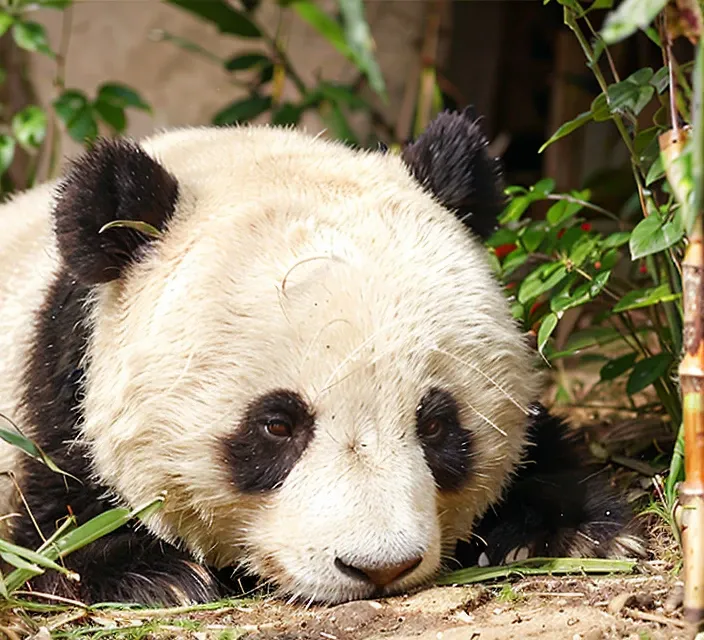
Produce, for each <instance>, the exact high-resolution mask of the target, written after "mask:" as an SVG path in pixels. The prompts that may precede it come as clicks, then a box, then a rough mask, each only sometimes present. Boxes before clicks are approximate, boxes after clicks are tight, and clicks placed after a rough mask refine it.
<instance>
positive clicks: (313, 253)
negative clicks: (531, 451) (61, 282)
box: [81, 129, 536, 602]
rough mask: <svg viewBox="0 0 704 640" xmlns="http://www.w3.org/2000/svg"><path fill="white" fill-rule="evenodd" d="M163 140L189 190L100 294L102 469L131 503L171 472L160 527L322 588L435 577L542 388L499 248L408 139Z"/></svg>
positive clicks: (94, 432)
mask: <svg viewBox="0 0 704 640" xmlns="http://www.w3.org/2000/svg"><path fill="white" fill-rule="evenodd" d="M144 148H145V150H146V153H147V154H149V156H151V157H153V158H154V159H156V160H157V161H158V163H159V165H160V166H161V167H163V168H164V170H165V171H167V172H168V174H169V175H170V176H173V178H174V180H175V182H176V184H177V190H172V193H174V194H175V193H177V195H174V196H173V199H174V202H175V204H174V211H173V215H172V216H171V217H170V219H169V220H168V222H167V224H165V226H164V228H163V232H162V236H161V237H160V239H158V240H157V241H156V242H154V243H153V244H151V245H150V246H149V247H148V248H147V249H146V250H144V251H142V252H141V253H140V254H139V259H135V260H133V261H131V262H130V264H129V265H127V266H126V267H124V268H123V269H122V271H121V272H120V275H119V277H117V278H110V279H107V278H105V279H104V280H108V281H103V282H101V283H100V284H99V285H98V286H96V287H95V289H94V293H93V297H92V300H91V305H92V306H91V322H90V326H91V338H90V344H89V345H88V350H87V354H86V362H87V372H88V373H87V375H86V381H85V393H84V398H83V404H82V412H83V422H82V427H81V429H82V436H83V438H84V439H85V440H86V441H87V443H88V444H89V446H90V450H91V452H92V456H93V466H94V471H95V475H96V477H97V479H98V480H99V482H101V483H102V484H103V485H105V486H107V487H109V488H110V489H111V490H112V491H113V492H114V493H115V494H116V495H117V496H118V497H119V498H120V499H121V500H123V501H126V502H128V503H130V504H132V505H136V504H140V503H143V502H145V501H148V500H150V499H152V498H153V497H154V496H155V495H157V494H158V493H159V492H161V491H166V492H167V497H166V501H165V504H164V507H163V508H162V509H161V510H160V511H159V512H157V513H156V514H155V515H154V516H153V517H152V518H151V519H150V520H149V522H148V526H149V527H150V528H151V529H152V530H153V531H154V532H155V533H156V534H157V535H160V536H161V537H163V538H164V539H166V540H169V541H173V542H182V543H183V544H185V546H186V547H187V548H188V549H189V550H190V551H191V552H193V553H194V554H195V555H196V557H198V558H200V559H202V560H205V561H207V562H209V563H212V564H214V565H216V566H229V565H237V564H241V565H244V566H245V567H247V568H248V569H250V570H252V571H254V572H256V573H257V574H258V575H260V576H262V577H263V578H264V579H265V580H270V581H272V582H274V583H276V584H277V585H279V586H280V587H281V588H282V589H283V590H284V591H285V592H287V593H289V594H291V595H292V596H294V597H298V598H300V599H302V600H319V601H326V602H337V601H342V600H348V599H353V598H360V597H366V596H371V595H373V594H375V593H379V592H382V593H390V592H395V591H398V590H403V589H407V588H409V587H411V586H414V585H416V584H421V583H423V582H425V581H428V580H430V579H431V578H432V576H433V575H435V573H436V572H437V570H438V568H439V566H440V563H441V559H442V557H443V556H444V555H448V554H450V553H451V552H452V548H453V546H454V543H455V541H456V540H457V539H458V538H461V537H468V536H469V535H470V533H471V526H472V522H473V521H474V519H475V518H476V517H477V516H478V515H480V514H481V513H482V512H483V511H484V510H485V509H486V508H487V506H488V505H490V504H491V503H493V502H494V501H495V500H496V499H497V498H498V496H499V495H500V492H501V489H502V487H503V486H504V484H505V482H506V480H507V477H508V474H509V473H510V470H511V469H512V468H513V467H514V466H515V464H516V462H517V461H518V458H519V456H520V452H521V449H522V447H523V444H524V424H525V415H524V411H525V407H527V405H528V404H529V402H531V401H532V400H533V399H534V397H535V393H536V382H535V374H534V372H533V371H532V360H531V357H530V355H529V351H528V349H527V347H526V346H525V345H524V343H523V341H522V337H521V336H520V334H519V332H518V331H517V328H516V327H515V326H514V324H513V322H512V320H511V318H510V315H509V313H508V309H507V305H506V303H505V300H504V298H503V294H502V292H501V291H500V289H499V287H498V286H497V284H496V283H495V282H494V280H493V278H492V276H491V273H490V270H489V267H488V265H487V264H486V261H485V258H484V255H483V252H484V249H483V248H482V247H481V246H480V245H479V243H478V242H477V241H476V240H475V239H474V238H473V237H472V236H471V235H470V234H469V233H468V232H467V230H466V228H465V227H464V226H463V225H462V223H461V222H460V221H459V220H457V219H456V217H455V216H453V215H452V213H451V212H449V211H448V210H447V208H446V207H444V206H442V204H441V203H439V202H438V201H437V200H436V199H434V197H433V196H432V195H431V194H428V193H426V192H425V191H424V190H423V188H422V186H421V185H419V184H418V183H417V182H416V180H415V179H414V178H413V177H412V175H411V174H410V173H409V171H408V169H407V167H405V166H404V164H403V162H402V161H401V159H399V158H398V157H396V156H391V155H388V156H383V155H380V154H365V153H360V152H355V151H352V150H349V149H346V148H344V147H342V146H340V145H336V144H332V143H329V142H324V141H322V140H312V139H310V138H308V137H305V136H303V135H302V134H295V133H293V132H281V131H275V130H274V131H272V130H269V129H232V130H223V129H221V130H216V131H213V130H208V129H202V130H189V131H185V132H176V133H171V134H165V135H162V136H161V137H157V138H155V139H153V140H151V141H149V142H147V143H145V145H144ZM145 193H147V196H148V192H147V191H145ZM147 196H144V197H143V198H142V200H141V201H142V202H143V201H144V200H145V198H147ZM82 264H83V263H82ZM96 280H97V279H96Z"/></svg>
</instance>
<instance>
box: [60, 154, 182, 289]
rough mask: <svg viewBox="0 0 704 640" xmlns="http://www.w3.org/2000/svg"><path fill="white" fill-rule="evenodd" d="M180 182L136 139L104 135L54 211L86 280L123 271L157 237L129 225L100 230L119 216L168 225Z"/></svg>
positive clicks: (66, 251) (66, 253) (69, 179)
mask: <svg viewBox="0 0 704 640" xmlns="http://www.w3.org/2000/svg"><path fill="white" fill-rule="evenodd" d="M177 197H178V183H177V182H176V179H175V178H174V177H173V176H172V175H171V174H169V172H168V171H166V169H164V168H163V167H162V166H161V165H160V164H159V163H158V162H156V161H155V160H153V159H152V158H151V157H150V156H148V155H147V154H146V153H145V151H144V150H142V149H141V148H140V147H139V146H137V145H136V144H134V143H131V142H128V141H125V140H102V141H99V142H98V143H96V145H95V146H94V147H93V148H92V149H91V150H89V151H87V152H86V153H84V154H83V155H82V156H81V157H80V158H78V160H76V161H75V162H74V163H73V164H72V165H71V167H70V169H69V171H68V173H67V175H66V177H65V178H64V179H63V181H62V182H61V184H60V186H59V189H58V193H57V202H56V207H55V210H54V219H55V225H56V234H57V237H58V243H59V249H60V251H61V254H62V256H63V258H64V260H65V261H66V264H67V265H68V266H69V268H70V270H71V271H72V272H73V273H74V274H75V275H76V276H77V277H78V278H79V279H80V280H81V281H82V282H83V283H84V284H94V283H98V282H109V281H110V280H114V279H116V278H118V277H119V276H120V274H121V273H122V271H123V269H124V268H125V267H126V266H127V265H128V264H129V263H130V262H132V261H134V260H135V259H136V258H137V257H138V256H139V253H140V250H142V249H143V248H144V247H145V246H146V245H148V244H149V242H150V240H151V239H152V238H151V237H150V236H148V235H145V234H144V233H142V232H140V231H136V230H135V229H132V228H128V227H115V228H112V229H106V230H105V231H104V232H103V233H99V232H100V230H101V229H102V227H103V226H104V225H106V224H107V223H109V222H113V221H115V220H136V221H141V222H146V223H148V224H150V225H151V226H152V227H154V228H156V229H157V230H162V229H163V228H164V226H165V224H166V222H167V221H168V220H169V218H170V217H171V215H172V214H173V211H174V206H175V203H176V199H177Z"/></svg>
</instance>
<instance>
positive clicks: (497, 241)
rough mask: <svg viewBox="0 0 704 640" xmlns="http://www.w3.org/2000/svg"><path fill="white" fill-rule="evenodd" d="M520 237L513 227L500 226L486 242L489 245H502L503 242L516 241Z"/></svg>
mask: <svg viewBox="0 0 704 640" xmlns="http://www.w3.org/2000/svg"><path fill="white" fill-rule="evenodd" d="M517 239H518V234H517V233H516V232H515V231H514V230H513V229H507V228H506V227H499V228H498V229H497V230H496V231H494V233H493V234H491V236H490V237H489V239H488V240H487V241H486V242H485V244H486V246H487V247H494V248H495V247H500V246H501V245H503V244H511V243H515V242H516V240H517Z"/></svg>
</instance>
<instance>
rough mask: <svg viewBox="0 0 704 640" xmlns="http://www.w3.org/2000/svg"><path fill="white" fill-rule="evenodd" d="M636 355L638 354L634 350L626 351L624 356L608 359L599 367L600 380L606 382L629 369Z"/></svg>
mask: <svg viewBox="0 0 704 640" xmlns="http://www.w3.org/2000/svg"><path fill="white" fill-rule="evenodd" d="M637 357H638V354H637V353H635V352H634V353H627V354H626V355H625V356H621V357H620V358H616V359H614V360H609V361H608V362H607V363H606V364H605V365H604V366H603V367H602V368H601V371H599V377H600V378H601V381H602V382H607V381H609V380H614V379H615V378H618V377H619V376H620V375H623V374H624V373H626V371H630V369H631V368H632V367H633V364H634V363H635V361H636V358H637Z"/></svg>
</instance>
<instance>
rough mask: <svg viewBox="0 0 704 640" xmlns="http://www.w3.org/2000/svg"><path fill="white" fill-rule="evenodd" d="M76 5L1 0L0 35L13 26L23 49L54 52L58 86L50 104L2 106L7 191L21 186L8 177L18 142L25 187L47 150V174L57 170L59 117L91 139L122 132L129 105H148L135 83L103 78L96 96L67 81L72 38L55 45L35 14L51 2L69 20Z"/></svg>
mask: <svg viewBox="0 0 704 640" xmlns="http://www.w3.org/2000/svg"><path fill="white" fill-rule="evenodd" d="M72 5H73V0H5V2H3V3H0V36H2V35H4V34H5V33H7V32H9V33H11V35H12V38H13V41H14V44H15V45H16V46H17V47H19V48H20V49H23V50H25V51H27V52H28V53H29V54H31V55H43V56H47V57H49V58H51V59H52V60H53V61H54V63H55V75H54V85H55V88H56V97H55V98H54V99H53V101H52V103H51V108H49V109H47V108H44V107H42V106H40V105H38V104H29V105H27V106H25V107H23V108H22V109H20V110H18V111H17V112H16V113H8V110H7V108H6V106H5V108H3V109H2V111H1V112H0V178H2V181H3V182H2V187H3V189H2V191H4V192H10V191H12V190H14V189H15V188H17V186H18V185H15V184H13V183H12V182H11V181H10V180H9V175H8V171H9V169H10V166H11V165H12V163H13V161H14V160H15V158H16V156H17V151H18V147H19V148H21V149H22V150H23V151H24V152H26V153H27V154H28V155H29V156H30V158H31V162H30V168H29V175H28V176H25V179H23V180H22V181H21V184H20V185H19V186H20V187H21V188H24V187H28V186H31V185H32V184H34V182H35V180H36V178H37V169H38V166H39V163H40V159H41V157H42V155H43V154H48V156H49V169H48V177H52V176H53V175H54V173H55V170H56V166H57V157H58V154H59V149H58V144H57V139H58V136H51V135H49V133H50V131H51V129H52V128H53V127H56V126H57V123H61V125H62V126H63V127H64V128H65V130H66V131H67V132H68V134H69V135H70V136H71V138H73V139H74V140H76V141H78V142H81V143H90V142H91V141H93V140H94V139H95V138H96V137H97V136H98V134H99V132H100V131H101V130H103V131H104V132H105V133H107V134H118V133H123V132H124V131H125V128H126V126H127V114H126V111H127V109H140V110H143V111H149V109H150V108H149V105H148V104H147V103H146V102H144V100H142V98H141V97H140V96H139V94H138V93H137V92H136V91H135V90H134V89H131V88H130V87H127V86H125V85H122V84H118V83H114V82H104V83H103V84H101V85H100V86H99V87H98V88H97V91H96V94H95V96H94V97H90V96H88V95H87V94H86V93H84V92H83V91H80V90H78V89H71V88H67V87H66V86H65V83H64V67H65V62H66V61H65V56H66V51H65V48H66V47H67V45H68V42H67V40H65V41H64V42H62V50H60V51H55V50H54V49H53V48H52V47H51V44H50V43H49V40H48V37H47V34H46V30H45V29H44V27H43V26H42V25H41V24H40V23H39V22H36V21H34V20H32V19H31V17H32V13H33V12H35V11H36V10H38V9H47V8H48V9H55V10H58V11H64V12H65V13H66V15H65V19H66V20H70V17H71V11H72V8H73V7H72ZM67 33H68V31H67ZM4 77H5V72H4V70H3V69H2V68H0V82H2V81H3V80H4ZM0 106H2V105H0ZM42 177H46V176H42Z"/></svg>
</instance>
